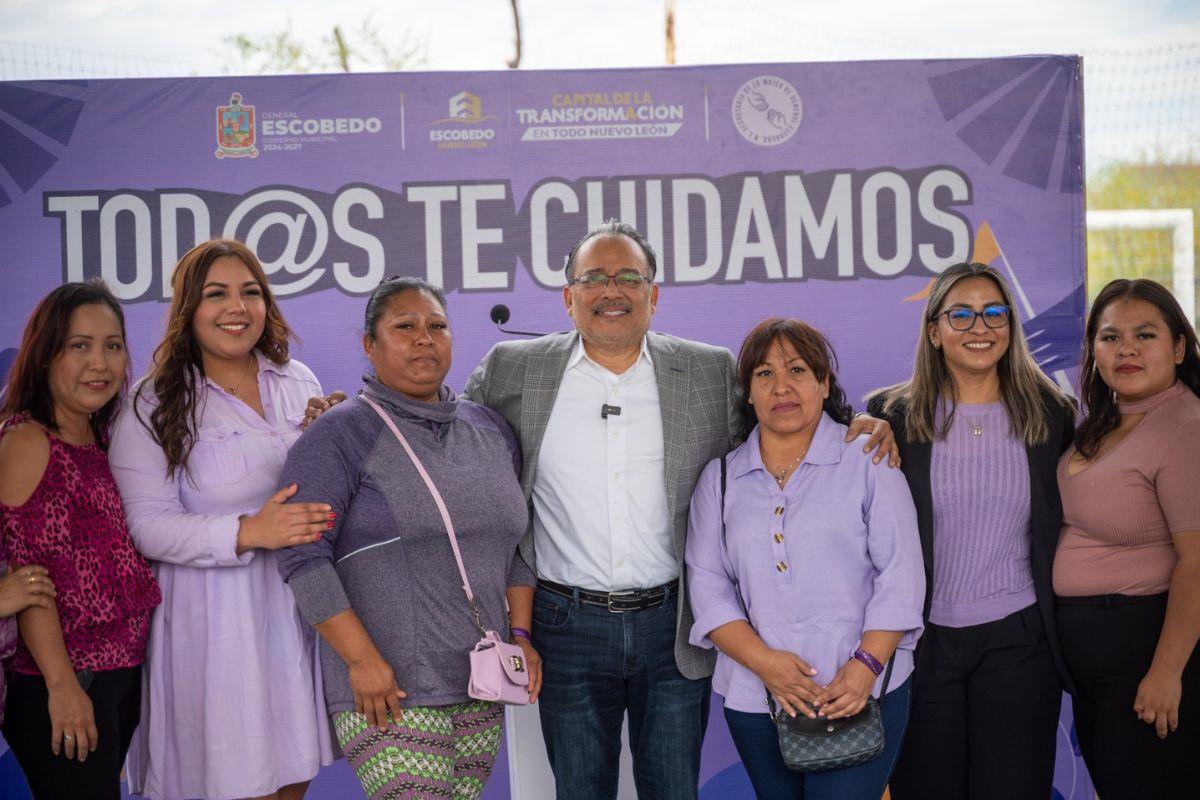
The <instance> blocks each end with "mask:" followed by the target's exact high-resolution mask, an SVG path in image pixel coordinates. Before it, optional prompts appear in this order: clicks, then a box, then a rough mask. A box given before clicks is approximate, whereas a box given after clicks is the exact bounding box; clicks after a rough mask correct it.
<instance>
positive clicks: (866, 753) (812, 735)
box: [721, 456, 896, 772]
mask: <svg viewBox="0 0 1200 800" xmlns="http://www.w3.org/2000/svg"><path fill="white" fill-rule="evenodd" d="M727 480H728V478H727V467H726V463H725V457H724V456H722V457H721V544H722V546H724V548H725V551H726V552H728V551H729V548H728V545H727V544H726V543H725V484H726V482H727ZM733 580H734V584H735V588H736V589H737V598H738V604H739V605H740V606H741V607H742V613H743V614H745V615H746V623H747V624H749V625H751V628H753V625H752V624H751V623H750V614H749V613H748V612H747V611H746V604H745V602H744V601H743V600H742V588H741V586H737V585H736V584H737V578H734V579H733ZM895 660H896V656H895V654H893V655H892V657H891V658H889V659H888V663H887V670H886V671H885V672H884V673H883V687H882V689H881V690H880V692H879V696H880V697H882V696H884V695H886V694H887V687H888V683H889V682H890V681H891V678H892V664H893V663H894V662H895ZM767 707H768V708H770V710H771V719H772V720H773V721H774V722H775V729H776V731H777V732H778V733H779V752H780V754H781V755H782V756H783V763H784V764H785V765H786V766H787V768H788V769H790V770H792V771H794V772H823V771H825V770H830V769H842V768H843V767H853V766H857V765H858V764H865V763H866V762H868V761H870V760H871V759H873V758H877V757H878V756H879V754H880V753H882V752H883V740H884V735H883V718H882V717H881V716H880V714H879V701H878V700H876V699H875V698H874V697H868V698H867V704H866V706H864V707H863V709H862V711H859V712H858V713H857V714H855V715H854V716H852V717H845V718H843V719H823V718H820V717H818V718H817V719H809V718H808V717H806V716H804V715H803V714H797V715H796V716H795V717H789V716H788V715H787V713H786V712H784V711H783V710H782V709H779V708H777V707H776V706H775V698H773V697H771V693H770V691H768V692H767Z"/></svg>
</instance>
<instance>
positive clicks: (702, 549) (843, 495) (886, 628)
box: [686, 319, 925, 800]
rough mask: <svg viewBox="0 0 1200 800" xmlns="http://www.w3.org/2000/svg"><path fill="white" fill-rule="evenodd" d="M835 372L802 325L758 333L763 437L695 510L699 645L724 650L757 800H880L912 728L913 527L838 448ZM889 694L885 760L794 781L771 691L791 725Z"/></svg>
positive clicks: (853, 457)
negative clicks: (798, 718)
mask: <svg viewBox="0 0 1200 800" xmlns="http://www.w3.org/2000/svg"><path fill="white" fill-rule="evenodd" d="M834 363H835V360H834V357H833V352H832V350H831V349H830V347H829V344H828V342H827V341H826V340H825V338H824V337H823V336H822V335H821V334H820V333H818V332H817V331H815V330H813V329H812V328H811V327H809V326H808V325H806V324H804V323H803V322H800V321H798V320H788V319H768V320H766V321H765V322H763V323H761V324H760V325H758V326H757V327H756V328H755V329H754V330H752V331H751V332H750V334H749V335H748V336H747V337H746V340H745V342H743V343H742V349H741V353H740V355H739V356H738V367H737V372H738V379H739V382H740V384H741V389H742V396H743V397H744V398H745V399H744V401H743V406H742V412H743V415H744V417H745V418H746V421H747V427H750V426H751V425H752V424H753V422H754V421H757V425H756V426H754V427H753V429H752V430H750V431H749V434H748V436H747V438H746V441H745V443H743V444H742V445H741V446H740V447H738V448H737V449H736V450H734V451H733V452H732V453H730V454H729V455H728V456H727V457H726V459H725V465H726V468H727V469H726V473H727V477H726V488H725V490H724V496H722V488H721V483H722V481H721V471H722V470H721V467H722V463H721V461H720V460H717V461H713V462H712V463H710V464H709V465H708V466H707V467H706V468H705V470H704V472H703V474H702V475H701V476H700V481H699V483H698V484H697V486H696V491H695V494H694V495H693V496H692V507H691V517H690V522H689V528H688V540H687V552H686V560H687V566H688V589H689V591H690V594H691V600H692V608H693V610H694V611H695V616H696V621H695V624H694V625H693V626H692V631H691V642H692V644H694V645H697V646H700V647H713V646H714V645H715V646H716V648H717V649H718V650H719V655H718V657H717V668H716V673H715V674H714V676H713V688H714V689H715V690H716V691H717V693H719V694H721V695H722V696H724V698H725V719H726V720H727V721H728V723H729V730H730V733H731V734H732V735H733V741H734V744H735V745H736V746H737V749H738V753H739V755H740V756H741V758H742V763H743V764H744V765H745V767H746V771H747V772H748V773H749V775H750V781H751V783H752V784H753V785H754V790H755V793H756V794H757V795H758V797H760V798H773V799H774V798H800V797H803V798H806V800H834V798H837V800H878V798H879V796H880V795H881V794H883V790H884V786H885V784H886V783H887V780H888V776H889V774H890V773H891V770H892V765H893V764H894V763H895V759H896V754H897V753H898V752H899V749H900V742H901V740H902V738H903V735H904V726H905V720H906V718H907V716H908V704H909V673H911V672H912V651H913V648H914V646H915V644H916V641H917V637H918V635H919V634H920V632H921V600H922V597H923V595H924V588H925V578H924V573H923V571H922V567H921V548H920V543H919V541H918V539H917V519H916V513H915V511H914V509H913V503H912V498H911V497H910V496H909V493H908V487H907V486H906V485H905V482H904V477H903V476H902V475H901V474H900V473H899V472H897V471H895V470H892V469H891V468H889V467H888V466H887V465H885V464H879V465H876V464H872V463H871V457H870V456H869V455H865V454H864V453H863V452H862V446H861V442H860V443H855V442H846V441H845V434H846V425H847V424H848V423H849V422H850V417H851V411H850V406H849V405H848V404H847V403H846V397H845V393H844V392H843V391H842V388H841V386H840V385H839V384H838V381H837V376H836V375H835V374H834V371H833V365H834ZM739 593H740V598H739ZM743 603H744V607H743ZM743 608H744V609H745V611H744V610H743ZM747 614H748V616H749V619H747ZM889 662H890V668H889V669H887V670H885V667H884V665H885V664H888V663H889ZM885 671H886V672H888V675H887V676H886V677H885V676H884V675H883V673H884V672H885ZM885 681H886V682H887V692H886V694H884V695H883V696H882V697H881V699H880V710H881V712H882V717H883V724H884V731H885V737H886V744H885V747H884V751H883V753H882V754H881V755H880V756H879V757H877V758H875V759H874V760H872V761H869V762H867V763H865V764H860V765H858V766H855V767H847V768H843V769H836V770H830V771H827V772H813V773H799V772H791V771H790V770H788V769H787V767H786V766H785V765H784V763H783V758H782V756H781V754H780V751H779V744H778V740H777V734H776V732H775V725H774V723H773V722H772V721H771V719H770V717H769V716H768V715H767V714H766V713H763V712H764V703H765V701H766V693H767V692H769V693H770V695H771V696H772V697H773V698H774V699H775V701H776V702H777V703H778V704H779V705H780V706H781V707H782V708H783V709H784V711H785V712H786V713H789V714H791V715H793V716H795V715H796V714H805V715H807V716H808V717H810V718H817V717H818V716H825V717H828V718H831V719H837V718H843V717H849V716H852V715H854V714H856V713H858V712H859V711H860V710H862V708H863V707H864V706H865V705H866V702H867V698H868V697H870V696H872V695H875V696H879V695H881V694H882V690H883V686H884V683H885Z"/></svg>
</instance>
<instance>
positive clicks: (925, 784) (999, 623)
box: [891, 605, 1108, 800]
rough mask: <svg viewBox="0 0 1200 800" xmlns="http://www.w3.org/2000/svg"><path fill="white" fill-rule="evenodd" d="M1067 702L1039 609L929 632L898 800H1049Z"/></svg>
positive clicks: (895, 777)
mask: <svg viewBox="0 0 1200 800" xmlns="http://www.w3.org/2000/svg"><path fill="white" fill-rule="evenodd" d="M1061 704H1062V688H1061V686H1060V684H1059V679H1058V673H1057V672H1056V671H1055V669H1054V659H1053V656H1051V654H1050V647H1049V645H1048V643H1047V642H1046V633H1045V629H1044V627H1043V625H1042V621H1041V617H1040V616H1039V615H1038V608H1037V606H1036V605H1031V606H1029V607H1028V608H1025V609H1022V610H1021V611H1017V612H1015V613H1013V614H1009V615H1008V616H1007V617H1005V618H1004V619H1000V620H996V621H995V622H987V623H984V624H982V625H972V626H970V627H966V628H946V627H942V626H941V625H932V624H930V625H927V626H926V627H925V634H924V636H922V638H921V647H920V652H919V656H918V660H917V668H916V672H915V678H914V681H913V702H912V711H911V712H910V714H909V718H908V734H907V735H906V737H905V739H904V746H903V747H902V748H901V750H900V760H899V761H898V762H897V764H896V771H895V772H894V773H893V774H892V784H891V785H892V798H893V800H967V799H968V798H969V800H992V799H993V798H994V800H1048V798H1049V797H1050V793H1051V791H1052V786H1053V783H1054V754H1055V738H1056V735H1057V729H1058V712H1059V708H1060V706H1061ZM1104 800H1108V798H1105V799H1104Z"/></svg>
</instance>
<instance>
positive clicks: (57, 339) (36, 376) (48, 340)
mask: <svg viewBox="0 0 1200 800" xmlns="http://www.w3.org/2000/svg"><path fill="white" fill-rule="evenodd" d="M93 304H94V305H106V306H108V307H109V308H110V309H112V312H113V314H115V315H116V317H117V322H118V323H119V324H120V326H121V338H122V339H124V338H125V314H124V312H123V311H121V304H120V303H118V302H117V298H116V297H114V296H113V293H112V292H110V291H109V290H108V287H107V286H105V285H104V282H103V281H100V280H98V279H97V280H91V281H88V282H86V283H64V284H63V285H62V286H59V287H58V288H57V289H55V290H54V291H52V292H50V294H48V295H46V296H45V297H43V298H42V301H41V302H40V303H38V304H37V308H35V309H34V310H33V313H32V314H31V315H30V316H29V322H27V323H26V324H25V333H24V334H23V335H22V337H21V347H20V348H19V349H18V350H17V358H16V360H15V361H14V362H13V365H12V369H10V370H9V373H8V389H7V391H6V392H5V395H4V404H3V405H0V419H8V418H9V417H11V416H13V415H14V414H18V413H20V412H22V411H27V412H29V416H30V418H31V419H33V420H34V421H35V422H38V423H40V424H41V425H43V426H44V427H46V428H47V429H48V430H51V431H57V430H58V421H57V420H56V419H55V418H54V396H53V395H52V394H51V393H50V362H51V361H53V360H54V359H55V358H57V357H58V355H59V354H60V353H62V349H63V346H64V345H65V344H66V341H67V333H68V331H69V330H70V326H71V314H73V313H75V309H77V308H79V307H80V306H86V305H93ZM131 371H132V367H131V364H130V361H129V360H128V359H126V362H125V374H124V375H123V376H122V379H121V387H120V390H119V391H118V392H117V393H116V394H115V395H114V396H113V398H112V399H111V400H109V401H108V402H107V403H105V404H104V405H103V406H102V407H101V408H100V410H99V411H97V412H95V413H94V414H92V416H91V419H90V422H91V426H92V435H93V436H95V437H96V442H97V443H98V444H100V445H101V446H103V445H104V444H105V443H106V442H107V438H108V426H109V423H111V422H112V418H113V416H114V415H115V414H116V413H117V409H118V408H120V406H121V399H122V398H123V397H124V396H125V388H126V387H127V386H128V385H129V378H130V374H131Z"/></svg>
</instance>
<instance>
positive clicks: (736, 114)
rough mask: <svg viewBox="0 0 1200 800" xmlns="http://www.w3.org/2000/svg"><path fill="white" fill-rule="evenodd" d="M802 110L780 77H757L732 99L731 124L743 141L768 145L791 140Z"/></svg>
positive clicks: (749, 81)
mask: <svg viewBox="0 0 1200 800" xmlns="http://www.w3.org/2000/svg"><path fill="white" fill-rule="evenodd" d="M803 116H804V108H803V106H802V105H801V104H800V95H799V94H797V93H796V89H795V88H794V87H793V86H792V85H791V84H790V83H788V82H787V81H785V80H784V79H783V78H776V77H774V76H773V75H760V76H758V77H757V78H751V79H750V80H748V81H746V82H745V83H743V84H742V87H741V88H740V89H738V90H737V94H735V95H734V96H733V123H734V124H735V125H736V126H737V129H738V133H740V134H742V136H743V137H745V139H746V141H748V142H753V143H754V144H759V145H764V146H772V145H777V144H782V143H783V142H786V141H787V140H788V139H790V138H792V134H793V133H795V132H796V129H797V128H799V127H800V118H801V117H803Z"/></svg>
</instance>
